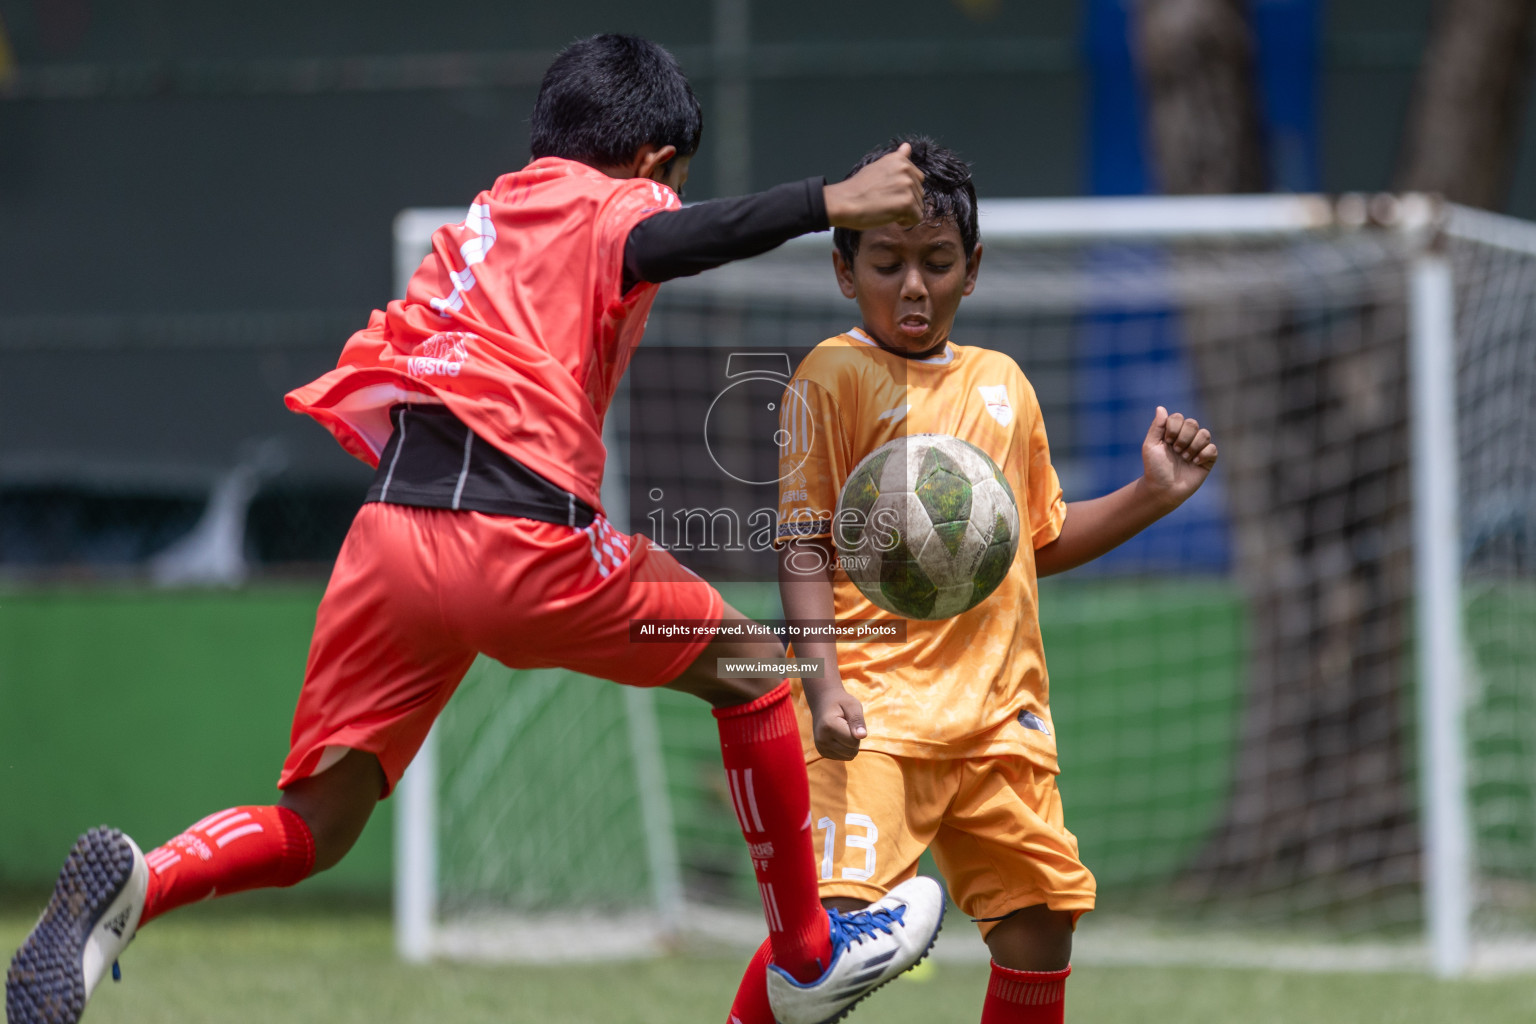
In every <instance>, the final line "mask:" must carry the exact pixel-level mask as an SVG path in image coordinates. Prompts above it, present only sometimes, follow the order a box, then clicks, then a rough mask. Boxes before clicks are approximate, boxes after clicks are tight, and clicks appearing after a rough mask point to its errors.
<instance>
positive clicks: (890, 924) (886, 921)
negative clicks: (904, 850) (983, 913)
mask: <svg viewBox="0 0 1536 1024" xmlns="http://www.w3.org/2000/svg"><path fill="white" fill-rule="evenodd" d="M827 914H828V916H829V917H830V918H831V919H832V965H831V966H830V967H828V968H827V969H826V971H825V972H824V973H823V974H822V976H821V977H819V978H817V979H816V980H815V981H812V982H808V983H802V982H799V981H796V980H795V979H794V978H793V977H792V976H791V975H789V974H788V973H786V972H785V971H784V970H783V969H782V968H780V967H778V966H777V965H775V964H769V965H768V1004H769V1005H770V1006H771V1007H773V1015H774V1017H775V1018H776V1019H777V1020H778V1021H779V1024H833V1022H834V1021H839V1020H842V1019H843V1018H844V1017H845V1016H847V1015H848V1012H849V1011H850V1010H852V1009H853V1008H854V1006H855V1005H857V1003H858V1002H859V1000H861V999H863V998H864V997H865V996H867V995H869V994H870V993H871V992H873V991H874V990H875V989H877V988H879V987H880V986H881V985H884V984H885V983H886V982H888V981H890V980H891V979H892V978H894V977H896V976H897V975H898V974H901V973H902V972H903V971H908V970H911V969H912V968H913V967H916V966H917V965H918V963H919V962H920V961H921V960H922V959H923V957H925V956H927V955H928V951H929V950H930V949H932V948H933V943H934V940H935V939H937V938H938V937H939V926H940V925H941V924H943V922H944V890H943V889H941V888H940V887H939V884H938V883H937V882H935V881H934V880H933V879H931V878H926V877H924V876H922V875H919V876H918V877H916V878H913V879H911V880H909V881H906V882H903V883H901V884H900V885H898V886H897V887H896V888H894V889H892V890H891V891H890V892H888V893H886V895H885V898H884V899H881V900H880V901H878V902H876V903H872V904H870V905H869V907H867V908H866V909H864V910H856V911H853V912H852V913H847V914H844V913H839V912H838V911H836V910H829V911H827Z"/></svg>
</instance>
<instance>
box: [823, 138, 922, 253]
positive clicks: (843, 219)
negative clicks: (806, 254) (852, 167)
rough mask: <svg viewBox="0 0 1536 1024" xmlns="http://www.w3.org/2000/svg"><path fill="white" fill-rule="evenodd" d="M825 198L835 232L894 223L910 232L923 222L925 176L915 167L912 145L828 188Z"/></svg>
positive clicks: (902, 146) (830, 221)
mask: <svg viewBox="0 0 1536 1024" xmlns="http://www.w3.org/2000/svg"><path fill="white" fill-rule="evenodd" d="M822 195H823V196H824V198H825V200H826V204H827V222H828V223H830V224H831V225H832V226H833V227H835V228H849V229H851V230H853V231H867V230H868V229H870V228H878V227H881V226H883V225H886V224H890V223H892V222H894V223H897V224H900V225H901V226H902V227H908V228H909V227H912V226H913V225H915V224H921V223H922V221H923V172H922V171H920V170H918V169H917V166H916V165H915V164H913V163H912V146H911V144H910V143H906V142H903V143H902V144H901V145H900V146H898V147H896V151H895V152H894V153H887V154H886V155H885V156H883V157H881V158H880V159H879V160H876V161H875V162H874V163H872V164H868V165H866V166H864V167H862V168H860V169H859V172H858V173H857V174H855V175H853V176H852V177H850V178H849V179H848V180H846V181H840V182H838V183H837V184H835V185H828V186H826V188H825V189H824V190H823V192H822Z"/></svg>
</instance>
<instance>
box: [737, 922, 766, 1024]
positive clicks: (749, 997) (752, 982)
mask: <svg viewBox="0 0 1536 1024" xmlns="http://www.w3.org/2000/svg"><path fill="white" fill-rule="evenodd" d="M772 961H773V946H772V945H771V944H770V943H769V942H768V940H766V939H764V940H763V944H762V945H761V946H758V947H757V952H756V953H753V954H752V962H751V963H749V964H747V970H746V973H745V974H743V975H742V976H741V987H739V988H738V989H736V1001H735V1002H733V1003H731V1015H730V1016H729V1017H727V1018H726V1019H725V1024H777V1022H776V1021H775V1020H774V1019H773V1009H772V1008H771V1007H770V1006H769V1005H768V965H769V964H770V963H771V962H772Z"/></svg>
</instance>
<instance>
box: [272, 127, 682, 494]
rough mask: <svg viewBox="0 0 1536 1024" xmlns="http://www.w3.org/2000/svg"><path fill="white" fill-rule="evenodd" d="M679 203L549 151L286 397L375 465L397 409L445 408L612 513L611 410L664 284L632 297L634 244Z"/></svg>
mask: <svg viewBox="0 0 1536 1024" xmlns="http://www.w3.org/2000/svg"><path fill="white" fill-rule="evenodd" d="M679 206H681V203H680V202H679V201H678V198H677V195H676V193H674V192H673V191H672V190H671V189H670V188H668V187H667V186H665V185H662V184H659V183H658V182H655V181H652V180H650V179H648V178H611V177H609V176H608V175H606V174H604V173H603V172H602V171H599V170H597V169H595V168H592V167H589V166H587V165H586V164H582V163H578V162H576V161H574V160H563V159H560V158H559V157H544V158H542V159H539V160H535V161H534V162H533V163H531V164H529V165H528V166H527V167H525V168H523V169H522V170H520V171H516V172H513V173H511V174H504V175H502V176H501V177H500V178H498V179H497V180H496V184H495V185H493V186H492V187H491V190H490V191H489V192H482V193H480V195H479V196H478V197H476V199H475V202H474V204H473V205H471V206H470V208H469V214H468V215H467V216H466V217H465V218H464V221H463V223H460V224H450V225H446V226H444V227H442V228H439V229H438V230H437V232H436V233H435V234H434V235H433V236H432V253H431V254H430V255H429V256H427V258H426V259H425V260H423V261H422V264H421V267H420V268H419V269H417V271H416V273H415V275H414V276H413V277H412V278H411V283H410V286H409V287H408V288H407V289H406V296H405V298H404V299H403V300H399V299H397V300H395V301H394V302H391V303H390V304H389V307H388V308H387V309H386V310H383V311H379V310H375V311H374V313H373V316H372V317H370V318H369V321H368V326H367V327H366V328H365V329H363V330H361V331H358V332H357V333H356V334H354V335H352V337H351V338H350V339H349V340H348V341H347V344H346V347H345V348H343V349H342V352H341V359H340V361H339V362H338V364H337V367H336V369H334V370H332V371H331V372H330V373H327V374H326V375H325V376H323V377H321V378H320V379H319V380H317V381H314V382H313V383H311V384H307V385H305V386H304V387H302V388H298V389H296V390H294V391H292V392H290V393H289V395H288V397H287V403H288V407H289V408H290V409H292V410H294V411H295V412H302V413H306V414H308V415H310V416H313V417H314V418H315V419H316V420H318V421H319V422H320V423H321V424H322V425H323V426H325V427H326V428H327V429H328V430H330V431H331V433H332V434H334V435H335V436H336V439H337V440H338V441H340V442H341V445H342V447H343V448H345V449H346V450H347V451H349V452H351V453H352V454H353V455H355V456H357V457H358V458H360V459H362V460H363V461H364V462H367V463H368V464H369V465H374V466H376V465H378V462H379V452H380V451H382V450H383V448H384V445H385V443H386V442H387V441H388V440H389V435H390V433H391V431H392V430H393V427H392V426H391V424H390V420H389V409H390V407H391V406H393V405H395V404H397V403H400V402H407V401H409V402H441V403H442V404H444V405H446V406H447V407H448V408H449V410H450V411H452V412H453V414H454V415H455V416H457V417H458V418H459V419H461V420H463V421H464V422H465V423H466V424H468V425H469V427H470V428H471V429H472V430H474V432H475V433H476V434H478V435H479V436H480V437H481V438H483V439H484V440H486V441H489V442H490V443H491V444H493V445H495V446H496V447H497V448H498V449H500V450H501V451H503V452H505V453H506V454H508V455H510V456H512V457H513V458H515V459H517V460H518V461H519V462H521V463H523V464H524V465H525V466H527V467H528V468H530V469H532V470H533V471H534V472H536V473H538V474H539V475H540V476H543V477H544V478H545V479H547V480H550V481H552V482H554V483H555V484H558V485H559V486H560V487H563V488H564V489H566V490H567V491H570V492H571V493H572V494H574V495H576V497H578V498H580V499H581V500H582V501H585V502H586V503H587V504H589V505H591V506H592V507H593V508H601V502H600V500H599V496H598V493H599V490H600V488H601V484H602V479H603V461H604V457H605V454H606V453H605V450H604V448H603V442H602V425H603V416H604V415H605V414H606V413H607V411H608V404H609V402H610V401H612V399H613V393H614V389H615V388H616V387H617V385H618V382H619V378H620V377H622V376H623V375H624V370H625V368H626V367H628V365H629V359H630V355H631V353H632V352H633V351H634V347H635V345H636V344H638V343H639V341H640V335H641V333H642V332H643V331H644V330H645V320H646V317H647V315H648V314H649V313H650V308H651V303H652V302H653V301H654V299H655V297H656V285H653V284H646V283H641V284H637V285H635V286H634V287H632V288H631V289H629V291H628V292H625V291H624V290H623V288H624V285H623V274H624V243H625V241H626V240H627V239H628V237H629V232H630V230H631V229H633V228H634V226H635V225H636V224H638V223H640V221H642V220H644V219H645V218H646V217H648V216H650V215H651V214H654V213H657V212H660V211H662V210H675V209H677V208H678V207H679Z"/></svg>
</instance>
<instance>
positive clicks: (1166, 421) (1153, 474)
mask: <svg viewBox="0 0 1536 1024" xmlns="http://www.w3.org/2000/svg"><path fill="white" fill-rule="evenodd" d="M1216 454H1217V453H1216V446H1215V445H1214V444H1212V443H1211V432H1210V431H1209V430H1206V429H1205V428H1204V427H1202V426H1200V424H1199V423H1198V422H1197V421H1195V420H1193V419H1189V418H1187V417H1185V416H1184V415H1183V414H1182V413H1172V414H1169V412H1168V410H1167V409H1165V408H1163V407H1162V406H1158V407H1157V415H1156V416H1154V417H1153V418H1152V425H1151V426H1150V427H1149V428H1147V436H1146V439H1145V440H1143V441H1142V444H1141V462H1142V475H1141V476H1139V477H1137V478H1136V479H1135V480H1133V481H1131V482H1130V483H1128V484H1126V485H1125V486H1124V487H1122V488H1120V489H1119V490H1118V491H1115V492H1113V493H1111V494H1106V495H1104V496H1103V497H1102V498H1093V499H1092V500H1090V501H1074V502H1071V503H1070V504H1068V505H1067V517H1066V519H1065V520H1064V521H1063V522H1062V525H1061V534H1060V535H1059V536H1058V537H1057V538H1056V539H1055V540H1053V541H1051V543H1049V544H1047V545H1045V546H1044V547H1042V548H1040V549H1039V550H1037V551H1036V552H1035V575H1037V576H1051V575H1054V574H1056V573H1058V572H1066V571H1067V570H1068V569H1074V568H1076V567H1077V566H1079V565H1082V564H1083V563H1084V562H1091V561H1093V559H1095V558H1098V557H1099V556H1100V555H1102V554H1104V553H1105V552H1106V551H1109V550H1111V549H1112V548H1116V547H1118V546H1120V545H1121V544H1124V543H1125V542H1126V541H1128V540H1130V539H1131V538H1132V537H1134V536H1136V534H1138V533H1140V532H1141V531H1142V530H1145V529H1146V528H1147V527H1148V526H1151V525H1152V524H1153V523H1155V522H1157V520H1159V519H1161V518H1162V517H1163V516H1165V515H1167V514H1168V513H1169V512H1172V511H1173V510H1174V509H1176V508H1178V507H1179V506H1180V505H1182V504H1184V502H1185V501H1186V500H1187V499H1188V498H1189V496H1190V495H1192V494H1194V493H1195V492H1196V491H1197V490H1199V489H1200V485H1201V484H1203V483H1205V478H1206V477H1207V476H1209V475H1210V472H1211V467H1212V466H1214V465H1216Z"/></svg>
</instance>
